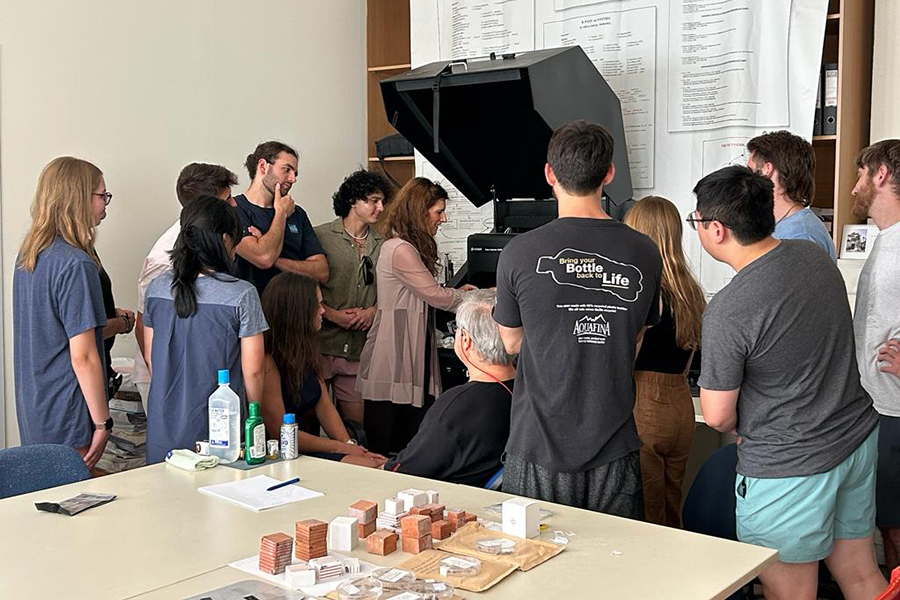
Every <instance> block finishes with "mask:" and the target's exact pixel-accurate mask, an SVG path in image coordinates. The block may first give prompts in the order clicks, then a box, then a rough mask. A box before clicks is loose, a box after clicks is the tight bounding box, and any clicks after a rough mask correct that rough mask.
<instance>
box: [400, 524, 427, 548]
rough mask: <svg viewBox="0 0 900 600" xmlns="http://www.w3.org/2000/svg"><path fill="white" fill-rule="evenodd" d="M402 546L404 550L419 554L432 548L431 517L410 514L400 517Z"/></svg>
mask: <svg viewBox="0 0 900 600" xmlns="http://www.w3.org/2000/svg"><path fill="white" fill-rule="evenodd" d="M400 546H401V547H402V548H403V551H404V552H408V553H409V554H418V553H420V552H422V551H423V550H430V549H431V547H432V542H431V517H427V516H425V515H409V516H407V517H403V518H402V519H400Z"/></svg>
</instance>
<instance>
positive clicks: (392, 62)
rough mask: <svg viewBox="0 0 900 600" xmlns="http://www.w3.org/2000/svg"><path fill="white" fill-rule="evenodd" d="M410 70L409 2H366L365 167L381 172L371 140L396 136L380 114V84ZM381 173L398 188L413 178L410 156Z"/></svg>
mask: <svg viewBox="0 0 900 600" xmlns="http://www.w3.org/2000/svg"><path fill="white" fill-rule="evenodd" d="M409 68H410V48H409V0H368V2H367V4H366V93H367V100H366V129H367V139H368V144H367V146H366V147H367V152H368V156H369V166H370V167H372V168H374V169H379V170H380V169H381V165H380V164H379V163H378V158H376V156H375V140H377V139H380V138H383V137H384V136H387V135H391V134H393V133H397V130H395V129H394V128H393V127H391V125H390V123H388V121H387V117H386V115H385V112H384V103H383V102H382V100H381V88H380V83H381V81H382V80H383V79H387V78H388V77H392V76H394V75H396V74H398V73H402V72H403V71H406V70H408V69H409ZM384 170H385V171H387V173H389V174H390V175H391V176H392V177H393V178H394V179H396V180H397V181H399V182H400V183H401V184H402V183H405V182H406V181H408V180H409V179H412V178H413V177H414V176H415V171H416V165H415V162H414V159H413V157H412V156H403V157H391V158H387V159H385V164H384Z"/></svg>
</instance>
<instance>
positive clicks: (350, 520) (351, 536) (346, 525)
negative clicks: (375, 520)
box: [328, 517, 359, 552]
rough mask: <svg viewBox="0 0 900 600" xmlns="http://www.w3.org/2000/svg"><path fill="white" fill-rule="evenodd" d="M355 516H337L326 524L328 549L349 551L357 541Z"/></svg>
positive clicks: (357, 533)
mask: <svg viewBox="0 0 900 600" xmlns="http://www.w3.org/2000/svg"><path fill="white" fill-rule="evenodd" d="M358 525H359V521H358V520H357V519H356V517H337V518H336V519H334V520H333V521H332V522H331V524H330V525H329V526H328V549H329V550H337V551H339V552H350V551H352V550H353V549H354V548H356V545H357V544H358V543H359V532H358V530H357V526H358Z"/></svg>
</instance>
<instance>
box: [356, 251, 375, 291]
mask: <svg viewBox="0 0 900 600" xmlns="http://www.w3.org/2000/svg"><path fill="white" fill-rule="evenodd" d="M359 265H360V268H361V269H362V275H363V283H364V284H366V285H372V284H373V283H375V273H374V272H373V270H372V269H373V268H374V265H373V264H372V259H371V258H369V257H368V256H366V255H365V254H363V257H362V261H360V263H359Z"/></svg>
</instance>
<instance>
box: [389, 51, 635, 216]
mask: <svg viewBox="0 0 900 600" xmlns="http://www.w3.org/2000/svg"><path fill="white" fill-rule="evenodd" d="M381 93H382V96H383V98H384V106H385V110H386V112H387V119H388V122H390V123H391V124H392V125H393V126H394V127H395V128H396V129H397V131H399V132H400V133H401V134H403V136H404V137H406V139H408V140H409V141H410V142H411V143H412V144H413V146H414V147H415V148H416V150H418V151H419V152H421V153H422V154H423V155H424V156H425V158H427V159H428V160H429V161H430V162H431V163H432V164H433V165H434V166H435V167H436V168H437V169H438V170H439V171H440V172H441V173H442V174H443V175H444V176H445V177H446V178H447V179H449V180H450V182H451V183H452V184H453V185H454V186H456V187H457V188H458V189H459V190H460V192H462V193H463V194H464V195H465V196H466V198H468V199H469V200H470V201H471V202H472V204H474V205H475V206H482V205H483V204H485V203H487V202H489V201H491V200H492V199H494V198H497V199H499V200H508V199H511V198H529V199H546V198H550V197H551V190H550V187H549V186H548V185H547V182H546V181H545V179H544V165H545V164H546V162H547V144H548V143H549V141H550V136H551V135H552V133H553V131H554V130H556V129H557V128H558V127H560V126H561V125H564V124H566V123H568V122H570V121H575V120H578V119H584V120H586V121H590V122H592V123H597V124H599V125H602V126H603V127H604V128H605V129H606V130H607V131H609V132H610V134H612V136H613V138H614V139H615V154H614V157H613V162H614V164H615V166H616V177H615V180H614V181H613V182H612V184H610V185H609V186H607V187H606V188H604V191H605V193H606V194H607V195H608V196H609V197H610V198H611V199H612V201H613V202H614V203H616V204H620V203H622V202H624V201H626V200H629V199H631V197H632V195H633V191H632V187H631V172H630V171H629V168H628V155H627V152H626V146H625V132H624V127H623V124H622V111H621V108H620V105H619V99H618V98H617V97H616V94H615V92H613V90H612V89H611V88H610V87H609V85H607V83H606V81H605V80H604V79H603V76H602V75H600V73H599V72H598V71H597V69H596V67H594V65H593V63H591V61H590V59H589V58H588V57H587V55H585V53H584V51H583V50H582V49H581V47H580V46H573V47H569V48H552V49H547V50H536V51H533V52H522V53H519V54H515V55H511V54H507V55H503V56H497V57H495V58H493V57H492V58H487V59H469V60H468V61H467V62H458V61H443V62H436V63H431V64H428V65H425V66H422V67H419V68H418V69H413V70H412V71H407V72H406V73H402V74H400V75H397V76H395V77H391V78H389V79H385V80H383V81H382V82H381ZM435 109H436V110H435ZM435 113H436V114H437V121H436V122H435V118H434V117H435ZM435 123H436V124H437V127H435ZM435 129H437V138H438V139H437V149H436V148H435Z"/></svg>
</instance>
